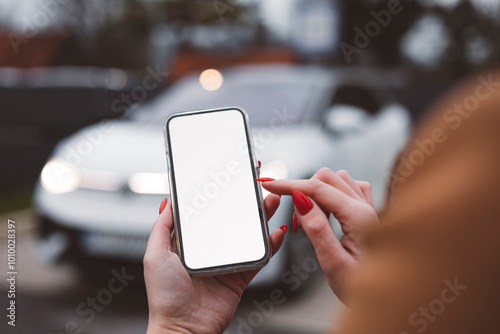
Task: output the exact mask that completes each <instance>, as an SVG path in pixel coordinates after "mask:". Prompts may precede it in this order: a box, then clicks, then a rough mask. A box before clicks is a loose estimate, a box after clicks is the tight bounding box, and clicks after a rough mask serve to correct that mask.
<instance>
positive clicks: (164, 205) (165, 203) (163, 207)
mask: <svg viewBox="0 0 500 334" xmlns="http://www.w3.org/2000/svg"><path fill="white" fill-rule="evenodd" d="M167 203H168V200H167V198H166V197H165V198H164V199H163V201H161V204H160V214H161V213H162V212H163V210H165V207H166V206H167Z"/></svg>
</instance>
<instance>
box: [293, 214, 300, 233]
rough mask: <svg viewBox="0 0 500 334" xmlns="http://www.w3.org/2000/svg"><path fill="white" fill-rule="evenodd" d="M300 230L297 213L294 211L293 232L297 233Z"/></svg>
mask: <svg viewBox="0 0 500 334" xmlns="http://www.w3.org/2000/svg"><path fill="white" fill-rule="evenodd" d="M298 230H299V222H298V221H297V215H296V214H295V212H294V213H293V233H295V234H297V231H298Z"/></svg>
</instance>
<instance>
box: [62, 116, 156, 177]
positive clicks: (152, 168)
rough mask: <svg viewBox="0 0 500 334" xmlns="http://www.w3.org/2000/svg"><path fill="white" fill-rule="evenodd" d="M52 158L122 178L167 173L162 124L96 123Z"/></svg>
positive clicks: (74, 137)
mask: <svg viewBox="0 0 500 334" xmlns="http://www.w3.org/2000/svg"><path fill="white" fill-rule="evenodd" d="M55 156H56V157H57V158H59V159H62V160H64V161H65V162H67V163H68V164H70V165H73V166H75V167H78V168H85V169H94V170H102V171H109V172H113V173H115V174H117V175H121V176H126V175H129V174H131V173H135V172H151V173H161V172H165V171H166V163H165V148H164V144H163V134H162V125H161V124H158V125H152V124H146V123H138V122H130V121H108V122H106V124H105V125H104V124H103V123H98V124H95V125H92V126H89V127H86V128H84V129H82V130H80V131H78V132H76V133H75V134H74V135H72V136H71V137H69V138H67V139H66V140H64V141H62V142H61V143H60V144H59V145H58V147H57V148H56V150H55Z"/></svg>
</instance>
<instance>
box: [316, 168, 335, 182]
mask: <svg viewBox="0 0 500 334" xmlns="http://www.w3.org/2000/svg"><path fill="white" fill-rule="evenodd" d="M330 173H332V171H331V170H330V168H328V167H322V168H320V169H319V170H318V171H317V172H316V174H314V176H313V178H319V179H321V178H324V177H325V176H327V175H329V174H330Z"/></svg>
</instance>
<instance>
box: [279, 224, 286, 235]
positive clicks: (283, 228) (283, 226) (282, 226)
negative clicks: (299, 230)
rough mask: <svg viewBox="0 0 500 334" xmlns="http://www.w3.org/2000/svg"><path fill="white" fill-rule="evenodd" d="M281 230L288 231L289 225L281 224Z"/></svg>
mask: <svg viewBox="0 0 500 334" xmlns="http://www.w3.org/2000/svg"><path fill="white" fill-rule="evenodd" d="M280 230H282V231H283V233H286V231H287V230H288V226H286V225H281V226H280Z"/></svg>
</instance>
